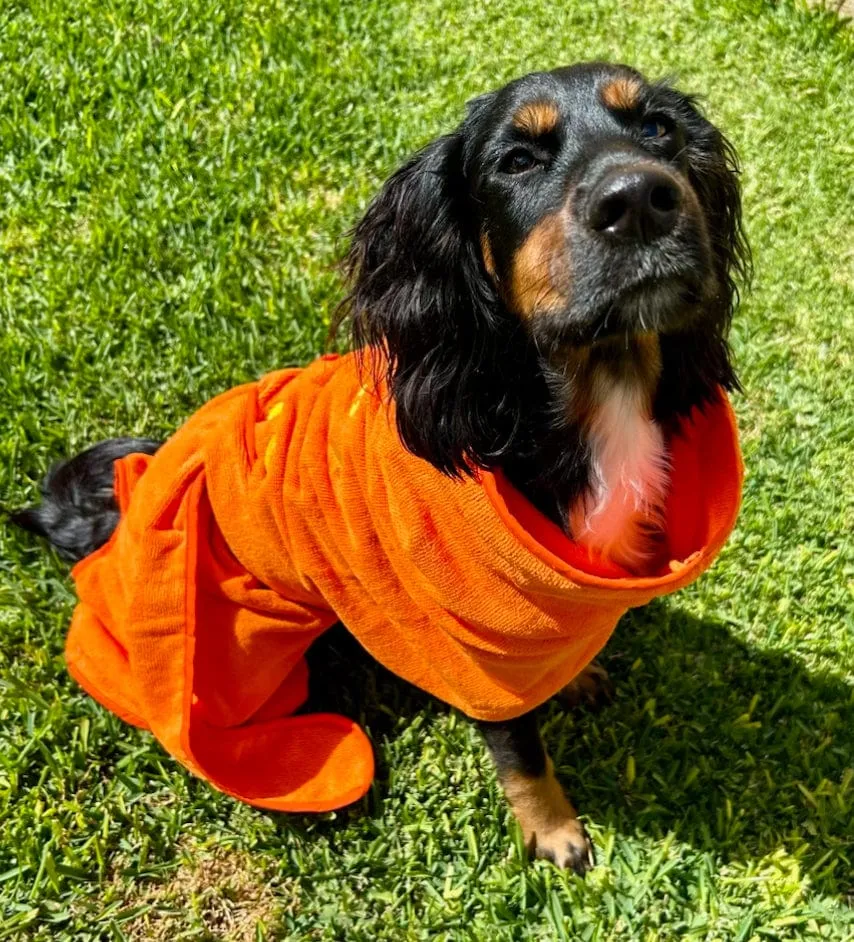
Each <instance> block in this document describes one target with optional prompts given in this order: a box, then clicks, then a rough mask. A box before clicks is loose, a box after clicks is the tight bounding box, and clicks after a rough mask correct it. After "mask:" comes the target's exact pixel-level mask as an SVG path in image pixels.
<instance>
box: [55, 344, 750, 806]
mask: <svg viewBox="0 0 854 942" xmlns="http://www.w3.org/2000/svg"><path fill="white" fill-rule="evenodd" d="M361 375H362V374H361V373H360V370H359V365H358V363H357V361H356V359H355V358H354V356H353V355H352V354H351V355H348V356H344V357H325V358H323V359H321V360H318V361H316V362H315V363H313V364H312V365H311V366H309V367H307V368H306V369H301V370H300V369H293V370H284V371H281V372H277V373H273V374H271V375H269V376H267V377H265V378H264V379H262V380H261V381H260V382H257V383H253V384H249V385H246V386H241V387H239V388H237V389H233V390H231V391H229V392H227V393H225V394H224V395H221V396H219V397H218V398H216V399H214V400H213V401H212V402H210V403H208V404H207V405H206V406H204V408H202V409H201V410H200V411H199V412H197V413H196V414H195V415H194V416H192V418H191V419H190V420H189V421H188V422H187V423H186V425H184V426H183V428H181V429H180V430H179V431H178V432H177V433H176V434H175V436H174V437H173V438H171V439H170V440H169V441H168V442H167V443H166V444H165V445H164V446H163V447H162V448H161V450H160V451H159V452H158V453H157V454H156V455H155V456H154V457H148V456H143V455H132V456H130V457H128V458H125V459H123V460H121V461H119V462H118V463H117V465H116V494H117V498H118V502H119V506H120V508H121V511H122V517H121V521H120V523H119V526H118V528H117V529H116V531H115V533H114V534H113V537H112V539H111V540H110V542H109V543H108V544H107V545H105V546H104V547H102V548H101V549H100V550H98V551H97V552H96V553H94V554H92V555H91V556H89V557H87V558H86V559H85V560H83V561H82V562H81V563H79V564H78V565H77V566H76V567H75V569H74V571H73V575H74V579H75V581H76V583H77V591H78V594H79V598H80V604H79V605H78V607H77V609H76V611H75V614H74V618H73V621H72V625H71V629H70V632H69V636H68V644H67V649H66V656H67V660H68V665H69V669H70V671H71V673H72V674H73V676H74V677H75V678H76V679H77V680H78V681H79V682H80V683H81V684H82V685H83V687H85V688H86V690H88V691H89V693H91V694H92V696H94V697H95V698H96V699H97V700H99V701H100V702H101V703H103V704H104V705H105V706H107V707H108V708H109V709H111V710H113V711H115V712H116V713H118V714H119V716H121V717H123V718H124V719H125V720H127V721H128V722H130V723H134V724H136V725H138V726H142V727H145V728H148V729H150V730H151V731H152V732H153V733H154V735H155V736H156V737H157V738H158V739H159V740H160V742H161V743H162V744H163V746H164V747H165V748H166V749H167V750H168V751H169V752H170V753H171V754H172V755H173V756H175V757H176V758H177V759H178V760H179V761H180V762H182V763H183V764H184V765H185V766H186V767H187V768H188V769H190V770H192V771H193V772H194V773H196V774H197V775H199V776H201V777H203V778H205V779H207V780H208V781H209V782H211V783H212V784H213V785H214V786H216V787H217V788H218V789H220V790H222V791H224V792H227V793H228V794H230V795H233V796H235V797H237V798H239V799H242V800H243V801H247V802H249V803H251V804H254V805H259V806H261V807H265V808H272V809H279V810H284V811H322V810H328V809H332V808H337V807H340V806H342V805H345V804H348V803H349V802H352V801H355V800H356V799H357V798H359V797H360V796H361V795H362V794H364V792H365V791H366V790H367V789H368V787H369V785H370V782H371V779H372V777H373V757H372V752H371V748H370V744H369V742H368V740H367V738H366V736H365V735H364V733H363V732H362V731H361V730H360V729H359V727H358V726H357V725H356V724H354V723H352V722H351V721H350V720H347V719H345V718H343V717H340V716H335V715H331V714H314V715H298V716H293V715H292V714H293V713H294V712H295V711H296V710H297V709H298V708H299V706H300V704H302V703H303V701H304V700H305V698H306V695H307V681H308V677H307V668H306V665H305V661H304V658H303V655H304V654H305V651H306V649H307V648H308V647H309V645H310V644H311V643H312V642H313V641H314V639H315V638H317V636H318V635H319V634H320V633H321V632H323V631H325V630H326V629H327V628H329V627H330V626H331V625H332V624H333V623H334V622H336V621H337V620H339V619H340V620H341V621H342V622H343V623H344V624H345V626H346V627H347V628H348V630H349V631H350V632H352V634H354V635H355V636H356V638H357V639H358V640H359V641H360V642H361V644H362V645H363V646H364V647H365V648H366V649H367V650H368V651H369V652H370V653H371V654H372V655H373V656H374V657H375V658H376V659H377V660H379V661H380V662H381V663H383V664H384V665H385V666H386V667H388V668H389V669H391V670H392V671H394V672H395V673H396V674H398V675H400V676H401V677H403V678H405V679H406V680H408V681H410V682H411V683H413V684H416V685H417V686H419V687H422V688H423V689H424V690H426V691H428V692H429V693H431V694H434V695H435V696H437V697H439V698H441V699H442V700H445V701H446V702H447V703H450V704H452V705H453V706H455V707H458V708H459V709H460V710H462V711H463V712H464V713H466V714H468V715H469V716H472V717H475V718H478V719H485V720H501V719H507V718H510V717H514V716H517V715H520V714H522V713H524V712H526V711H528V710H530V709H532V708H533V707H535V706H537V705H538V704H539V703H541V702H543V701H544V700H546V699H547V698H548V697H549V696H551V695H552V694H554V693H555V692H556V691H558V690H559V689H560V688H561V687H562V686H563V685H564V684H566V683H568V682H569V681H570V680H572V678H573V677H575V676H576V674H578V673H579V671H581V670H582V669H583V668H584V667H585V665H587V664H588V663H589V662H590V661H591V660H592V658H593V657H594V656H595V655H596V654H597V652H599V650H600V649H601V648H602V647H603V646H604V644H605V643H606V641H607V640H608V638H609V636H610V634H611V632H612V631H613V629H614V626H615V625H616V623H617V621H618V619H619V618H620V616H621V615H622V614H623V613H624V612H625V611H626V610H627V609H628V608H630V607H632V606H637V605H643V604H644V603H646V602H648V601H649V600H650V599H652V598H654V597H655V596H658V595H663V594H665V593H668V592H672V591H674V590H676V589H678V588H680V587H681V586H684V585H686V584H687V583H689V582H691V581H692V580H693V579H696V578H697V576H698V575H699V574H700V573H701V572H702V571H703V570H704V569H706V567H708V566H709V565H710V563H711V562H712V560H713V559H714V557H715V556H716V555H717V553H718V551H719V550H720V548H721V546H722V544H723V543H724V541H725V540H726V538H727V536H728V535H729V533H730V531H731V529H732V527H733V525H734V522H735V519H736V514H737V511H738V505H739V500H740V491H741V479H742V466H741V458H740V454H739V449H738V441H737V433H736V426H735V421H734V417H733V414H732V410H731V408H730V405H729V403H728V401H727V399H726V396H725V395H724V394H723V392H721V394H720V397H719V399H718V400H717V401H716V402H715V403H713V404H712V405H711V406H709V407H707V408H706V409H705V411H704V412H702V413H701V412H699V411H696V412H695V413H694V414H693V415H692V417H691V419H690V421H686V422H685V423H684V427H683V429H682V433H681V434H680V435H679V436H677V437H675V438H674V440H673V441H672V442H671V460H672V481H671V488H670V494H669V499H668V502H667V507H666V515H665V518H666V559H665V560H664V561H663V562H662V563H661V565H660V567H659V568H657V569H656V571H655V572H654V573H652V574H650V575H649V576H645V577H636V576H631V575H629V574H628V573H627V572H625V571H623V570H620V569H619V567H617V566H614V565H602V564H596V563H593V562H591V561H590V559H589V558H588V556H587V553H586V551H584V550H583V549H582V548H581V547H580V546H578V545H576V544H575V543H573V542H572V541H571V540H570V539H569V538H568V537H567V536H566V535H565V534H564V533H563V532H562V531H561V530H560V528H558V527H557V526H555V525H554V524H553V523H551V522H550V521H549V520H548V519H547V518H545V517H544V516H542V515H541V514H539V513H538V512H537V511H536V510H535V509H534V508H533V507H532V506H531V505H530V504H529V503H528V502H527V501H526V500H525V499H524V498H523V497H522V496H521V495H520V494H519V493H518V492H516V491H515V490H514V489H513V488H512V487H511V486H510V484H509V483H508V481H507V480H506V479H505V478H504V477H503V476H502V475H501V474H500V473H498V472H496V473H486V472H483V473H480V474H479V475H478V476H477V478H476V479H467V480H463V481H455V480H451V479H449V478H447V477H444V476H443V475H441V474H440V473H439V472H438V471H436V470H435V469H434V468H433V467H432V466H431V465H429V464H428V463H427V462H426V461H423V460H421V459H419V458H416V457H414V456H413V455H411V454H409V453H408V452H407V451H406V450H405V449H404V448H403V446H402V445H401V442H400V440H399V437H398V435H397V431H396V428H395V423H394V416H393V407H391V406H389V405H387V404H385V403H384V402H383V396H382V390H380V393H379V394H378V393H377V392H375V391H373V388H372V387H369V385H368V386H366V385H363V383H362V381H361Z"/></svg>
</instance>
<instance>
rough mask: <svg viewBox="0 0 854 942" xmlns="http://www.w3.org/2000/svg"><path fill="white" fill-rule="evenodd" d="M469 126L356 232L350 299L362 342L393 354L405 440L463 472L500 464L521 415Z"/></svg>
mask: <svg viewBox="0 0 854 942" xmlns="http://www.w3.org/2000/svg"><path fill="white" fill-rule="evenodd" d="M476 227H477V224H476V222H475V221H474V212H473V208H472V205H471V202H470V196H469V190H468V185H467V181H466V178H465V174H464V170H463V141H462V135H461V134H460V133H455V134H450V135H447V136H445V137H441V138H439V139H438V140H436V141H434V142H433V143H431V144H429V145H428V146H427V147H425V148H424V149H423V150H422V151H420V152H419V153H418V154H416V155H415V156H414V157H413V158H412V159H411V160H410V161H409V162H408V163H407V164H406V165H405V166H404V167H402V168H401V169H400V170H398V171H397V173H395V174H394V175H393V176H392V177H391V178H390V179H389V180H388V181H387V182H386V184H385V185H384V187H383V188H382V190H381V192H380V193H379V195H378V196H377V197H376V199H375V200H374V201H373V203H372V204H371V205H370V207H369V208H368V210H367V212H366V213H365V216H364V218H363V219H362V220H361V221H360V222H359V223H358V224H357V225H356V227H355V229H354V230H353V241H352V245H351V248H350V253H349V256H348V258H347V262H346V269H347V274H348V276H349V278H350V280H351V290H350V294H349V296H348V298H347V299H346V301H345V305H346V309H347V312H348V313H349V316H350V319H351V327H352V332H353V338H354V342H355V345H356V347H357V348H364V347H366V346H372V347H377V348H380V349H381V350H382V351H383V352H384V353H385V354H386V357H387V375H386V379H387V382H388V388H389V391H390V393H391V396H392V398H393V400H394V403H395V408H396V418H397V427H398V431H399V434H400V437H401V440H402V441H403V443H404V445H405V446H406V447H407V448H408V449H409V450H410V451H411V452H413V453H414V454H416V455H418V456H419V457H421V458H424V459H426V460H427V461H429V462H430V463H431V464H433V465H434V466H435V467H436V468H438V469H439V470H440V471H442V472H444V473H445V474H449V475H452V476H458V475H460V474H467V473H471V471H472V470H473V469H474V468H475V467H490V466H491V465H494V464H495V463H496V461H497V460H498V458H499V457H500V456H501V455H502V453H503V451H504V450H505V449H506V448H507V445H508V443H509V440H510V438H511V437H512V435H513V432H514V430H515V427H516V424H517V422H518V413H519V405H518V404H517V402H516V397H515V393H514V388H513V387H514V386H515V385H516V384H515V383H514V381H513V376H512V375H508V371H509V373H510V374H512V371H513V369H514V367H513V364H512V362H511V363H508V362H507V361H509V360H512V358H510V357H509V356H508V355H507V353H506V351H507V350H508V348H509V347H510V344H511V343H512V339H511V337H512V332H513V331H514V330H515V329H517V328H516V325H515V323H514V321H513V320H512V319H511V318H509V317H508V316H507V315H506V313H505V312H504V309H503V307H502V306H501V305H500V303H499V301H498V298H497V296H496V294H495V291H494V289H493V287H492V283H491V281H490V280H489V278H488V276H487V275H486V272H485V270H484V267H483V262H482V260H481V256H480V249H479V246H478V240H477V233H476Z"/></svg>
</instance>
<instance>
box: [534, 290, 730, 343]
mask: <svg viewBox="0 0 854 942" xmlns="http://www.w3.org/2000/svg"><path fill="white" fill-rule="evenodd" d="M713 294H714V292H713V291H712V290H711V288H710V286H709V285H708V284H704V283H702V282H699V281H697V280H696V279H692V278H690V277H684V278H680V277H669V278H663V279H657V280H646V281H640V282H638V283H636V284H634V285H632V286H631V287H628V288H626V289H624V290H622V291H620V292H613V291H608V292H603V296H601V297H599V298H598V299H596V301H595V303H592V304H591V303H587V304H583V305H582V304H579V303H577V302H576V303H575V304H573V305H572V307H571V308H570V309H569V310H567V311H565V312H563V313H562V314H558V315H554V314H553V315H551V316H544V317H540V318H535V319H534V322H533V323H532V327H533V329H534V340H535V341H536V343H537V346H538V347H540V348H541V349H542V348H543V347H546V348H552V349H554V348H556V347H566V346H579V347H582V346H591V345H593V344H596V343H600V342H603V343H608V342H611V341H612V340H614V339H615V338H617V337H623V338H629V337H631V336H634V335H640V334H648V333H659V334H662V333H663V334H667V333H675V332H678V331H681V330H685V329H686V328H687V327H689V326H690V325H692V324H693V323H695V322H696V321H697V320H698V319H700V317H701V315H702V311H703V308H704V305H705V304H706V302H707V301H708V300H709V299H710V297H712V296H713Z"/></svg>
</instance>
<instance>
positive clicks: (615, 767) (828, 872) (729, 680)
mask: <svg viewBox="0 0 854 942" xmlns="http://www.w3.org/2000/svg"><path fill="white" fill-rule="evenodd" d="M311 660H313V661H314V662H315V667H314V669H313V671H312V675H313V678H315V679H317V680H318V681H319V683H318V684H317V685H316V686H315V687H314V688H313V694H312V705H311V707H310V708H311V709H317V708H323V709H332V710H335V711H340V712H343V713H345V714H347V715H349V716H352V717H353V718H355V719H357V720H358V721H359V722H361V723H364V724H366V725H367V726H368V727H369V728H370V731H371V734H372V736H373V738H374V741H375V742H379V741H380V740H381V739H382V738H384V737H389V738H392V739H393V738H394V736H395V730H396V729H398V728H399V722H400V718H401V717H404V718H405V717H408V716H411V715H414V714H415V713H416V712H419V711H422V710H425V709H427V710H431V711H433V712H439V711H442V710H443V709H446V708H444V707H443V706H442V705H440V704H438V703H437V702H436V701H435V700H433V699H432V698H430V697H429V696H427V695H426V694H423V693H421V692H420V691H417V690H415V689H414V688H412V687H411V686H410V685H408V684H406V683H405V682H404V681H401V680H399V679H398V678H396V677H394V676H393V675H391V674H389V673H388V672H387V671H385V670H384V669H383V668H381V667H379V666H378V665H376V664H375V663H373V662H372V661H371V659H370V658H369V657H368V655H367V654H366V653H365V652H364V651H363V650H362V649H361V648H360V647H359V645H358V644H357V643H356V642H355V641H354V640H353V639H352V638H351V637H350V636H349V635H347V634H346V632H344V631H343V630H342V629H335V630H333V631H332V632H330V633H328V635H327V636H324V638H322V639H321V641H320V642H319V643H318V645H316V646H315V649H314V650H313V651H312V652H311ZM602 662H603V663H604V665H605V666H606V667H607V668H608V670H609V671H610V673H611V676H612V679H613V680H614V681H615V683H616V687H617V695H616V698H615V701H614V703H613V704H612V705H610V706H608V707H607V708H605V709H604V710H602V711H599V712H597V713H591V712H588V711H584V710H583V709H582V710H578V711H576V712H574V713H571V714H566V713H564V712H563V710H562V709H561V708H560V707H559V706H558V705H556V704H551V705H549V706H547V707H545V708H544V709H543V711H542V713H543V720H544V723H543V729H544V737H545V739H546V742H547V745H548V747H549V749H550V751H551V752H552V754H553V756H554V758H555V763H556V766H557V769H558V772H559V775H560V777H561V778H562V780H563V781H564V782H565V783H566V785H567V787H568V791H569V792H570V794H571V795H572V797H573V800H574V801H575V803H576V805H577V806H578V807H579V809H580V811H581V812H582V813H583V814H584V815H585V816H586V817H587V819H589V820H590V821H591V822H593V824H594V825H602V826H605V825H611V826H613V827H614V828H616V830H617V831H618V832H620V833H624V834H625V833H636V834H638V835H646V836H648V837H654V838H659V837H663V836H664V835H666V834H668V833H670V832H673V833H674V834H675V836H676V838H677V839H678V840H679V841H682V842H684V843H687V844H689V845H691V846H693V847H695V848H697V849H701V850H703V851H709V852H711V853H714V854H717V855H720V857H721V858H722V859H723V860H725V861H726V860H742V861H744V860H753V859H759V858H761V857H763V856H765V855H767V854H769V853H772V852H773V851H775V850H777V849H778V848H780V847H783V848H785V850H786V851H787V853H790V854H795V855H796V856H797V857H798V859H799V861H800V865H801V868H802V871H804V872H809V874H810V878H811V880H812V884H813V886H814V887H815V888H816V889H820V890H821V891H823V892H827V893H834V894H841V895H843V896H848V897H850V895H851V894H852V893H854V877H852V873H854V688H852V687H850V686H849V685H848V684H846V683H845V682H843V681H842V680H840V679H838V678H835V677H833V676H830V675H828V676H819V675H816V674H812V673H810V672H809V671H808V670H807V669H806V668H805V667H804V666H803V664H801V663H800V662H799V661H797V660H795V659H794V658H792V657H788V656H786V655H784V654H778V653H771V652H763V651H761V650H757V649H755V648H751V647H749V646H748V645H746V644H744V643H743V642H742V641H740V640H738V639H737V638H735V637H734V636H733V635H732V633H731V632H730V630H729V629H728V628H727V627H726V626H725V625H723V624H722V623H720V622H717V621H714V620H705V621H701V620H699V619H697V618H695V617H693V616H691V615H689V614H687V613H685V612H684V611H681V610H680V609H679V608H678V607H677V606H675V605H673V604H672V603H671V604H668V603H666V602H654V603H652V604H651V605H650V606H648V607H647V608H645V609H643V610H639V611H636V612H632V613H630V614H629V615H628V616H626V618H625V619H624V621H623V622H622V623H621V625H620V627H619V629H618V630H617V632H616V634H615V636H614V638H613V639H612V641H611V643H610V644H609V646H608V648H607V649H606V651H605V652H604V655H603V657H602ZM321 663H322V665H323V666H322V669H321V668H320V664H321ZM630 757H631V761H630ZM632 765H633V768H634V774H633V775H632V772H631V771H630V769H631V767H632ZM386 778H387V769H386V768H384V767H383V764H382V760H381V758H380V762H379V765H378V769H377V787H378V788H379V789H380V791H381V790H382V788H383V783H384V781H385V780H386ZM350 813H351V814H356V815H358V814H361V813H362V812H361V811H360V810H359V807H358V806H357V807H356V808H354V809H353V811H352V812H350ZM289 821H290V822H291V825H292V826H295V827H296V830H298V831H301V830H302V829H303V827H302V825H301V823H300V821H301V819H300V818H291V819H289ZM306 823H307V822H306ZM317 825H318V822H317V819H314V822H313V824H312V830H313V831H314V832H315V833H316V832H317ZM327 826H328V827H329V828H330V829H333V828H334V827H336V822H334V821H330V822H327V823H324V825H323V826H322V830H326V827H327Z"/></svg>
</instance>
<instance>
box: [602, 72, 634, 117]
mask: <svg viewBox="0 0 854 942" xmlns="http://www.w3.org/2000/svg"><path fill="white" fill-rule="evenodd" d="M641 90H642V86H641V83H640V82H639V81H638V79H636V78H632V77H629V76H621V77H620V78H617V79H614V80H613V81H611V82H609V83H608V84H607V85H606V86H605V87H604V88H603V89H602V101H603V102H604V104H605V105H606V107H608V108H612V109H613V110H614V111H631V110H632V109H633V108H636V107H637V105H638V102H639V101H640V94H641Z"/></svg>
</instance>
